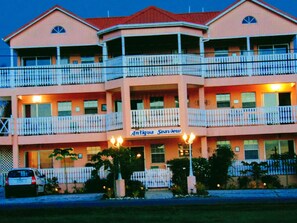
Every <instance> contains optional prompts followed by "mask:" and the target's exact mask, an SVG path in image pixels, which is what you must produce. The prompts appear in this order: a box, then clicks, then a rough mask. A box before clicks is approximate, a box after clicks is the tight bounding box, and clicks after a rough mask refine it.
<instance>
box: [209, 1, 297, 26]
mask: <svg viewBox="0 0 297 223" xmlns="http://www.w3.org/2000/svg"><path fill="white" fill-rule="evenodd" d="M245 1H246V0H241V1H239V2H237V3H236V4H234V5H233V6H232V7H230V8H228V9H227V10H225V11H223V12H222V13H221V14H219V15H218V16H217V17H215V18H213V19H212V20H210V21H209V22H207V23H206V25H207V26H209V25H210V24H211V23H213V22H215V21H216V20H218V19H219V18H221V17H223V16H224V15H226V14H227V13H229V12H230V11H232V10H233V9H234V8H236V7H238V6H239V5H241V4H242V3H244V2H245ZM252 2H254V3H256V4H258V5H261V6H262V7H264V8H266V9H268V10H270V11H273V12H275V13H277V14H279V15H281V16H283V17H285V18H287V19H289V20H291V21H292V22H294V23H297V20H296V19H294V18H292V17H290V16H288V15H286V14H284V13H282V12H280V11H277V10H275V9H273V8H271V7H270V6H269V5H266V4H264V3H262V2H259V1H257V0H252Z"/></svg>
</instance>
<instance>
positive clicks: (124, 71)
mask: <svg viewBox="0 0 297 223" xmlns="http://www.w3.org/2000/svg"><path fill="white" fill-rule="evenodd" d="M121 41H122V56H123V77H126V75H127V73H126V71H127V69H126V68H125V67H126V65H127V64H126V57H125V55H126V49H125V37H124V36H122V37H121Z"/></svg>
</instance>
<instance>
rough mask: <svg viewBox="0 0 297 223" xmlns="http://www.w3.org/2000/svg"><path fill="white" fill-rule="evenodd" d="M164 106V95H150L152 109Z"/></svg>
mask: <svg viewBox="0 0 297 223" xmlns="http://www.w3.org/2000/svg"><path fill="white" fill-rule="evenodd" d="M162 108H164V99H163V97H150V109H162Z"/></svg>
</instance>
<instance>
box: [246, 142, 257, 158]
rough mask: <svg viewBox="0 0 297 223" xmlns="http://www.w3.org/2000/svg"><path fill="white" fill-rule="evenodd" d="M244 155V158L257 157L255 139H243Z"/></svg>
mask: <svg viewBox="0 0 297 223" xmlns="http://www.w3.org/2000/svg"><path fill="white" fill-rule="evenodd" d="M243 145H244V157H245V159H246V160H250V159H259V146H258V141H257V140H244V141H243Z"/></svg>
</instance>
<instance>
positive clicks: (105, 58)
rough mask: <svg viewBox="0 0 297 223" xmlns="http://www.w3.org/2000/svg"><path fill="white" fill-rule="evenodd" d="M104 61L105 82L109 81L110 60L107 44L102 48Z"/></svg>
mask: <svg viewBox="0 0 297 223" xmlns="http://www.w3.org/2000/svg"><path fill="white" fill-rule="evenodd" d="M102 60H103V67H104V68H103V76H104V81H105V82H106V81H107V69H106V66H107V60H108V51H107V43H106V42H104V43H103V48H102Z"/></svg>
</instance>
